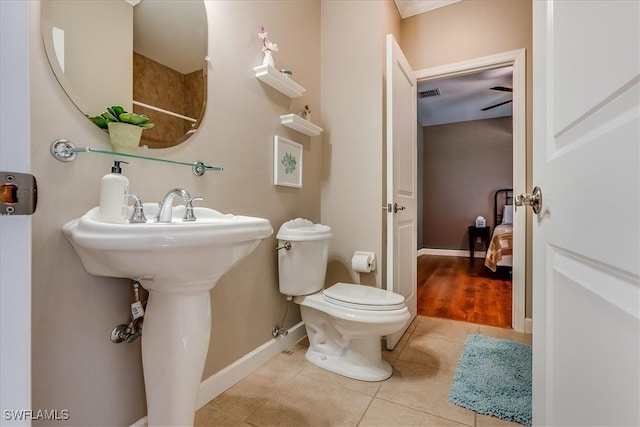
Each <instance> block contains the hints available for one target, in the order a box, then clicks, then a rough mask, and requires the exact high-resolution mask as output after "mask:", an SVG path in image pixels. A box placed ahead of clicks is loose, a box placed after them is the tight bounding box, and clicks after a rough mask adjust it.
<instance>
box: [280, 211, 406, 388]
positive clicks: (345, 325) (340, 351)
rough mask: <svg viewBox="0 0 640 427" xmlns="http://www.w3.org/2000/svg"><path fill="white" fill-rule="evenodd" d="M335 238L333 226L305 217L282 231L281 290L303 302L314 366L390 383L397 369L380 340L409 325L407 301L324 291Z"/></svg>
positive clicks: (367, 289)
mask: <svg viewBox="0 0 640 427" xmlns="http://www.w3.org/2000/svg"><path fill="white" fill-rule="evenodd" d="M331 236H332V233H331V228H330V227H328V226H326V225H322V224H314V223H312V222H311V221H308V220H306V219H301V218H298V219H294V220H291V221H288V222H285V223H284V224H283V225H282V227H280V230H279V231H278V235H277V238H278V241H279V243H278V247H279V251H278V270H279V271H278V272H279V281H280V292H281V293H283V294H284V295H287V296H293V297H294V298H293V301H294V302H296V303H297V304H300V313H301V315H302V320H303V321H304V323H305V326H306V328H307V335H308V337H309V349H308V350H307V354H306V357H307V360H308V361H309V362H311V363H313V364H315V365H317V366H320V367H321V368H324V369H327V370H329V371H332V372H335V373H337V374H340V375H344V376H345V377H349V378H354V379H357V380H362V381H381V380H384V379H387V378H389V377H390V376H391V374H392V372H393V370H392V368H391V365H389V363H387V362H386V361H385V360H383V359H382V349H381V337H382V336H384V335H389V334H392V333H394V332H397V331H399V330H400V329H401V328H402V327H403V326H405V325H406V323H407V322H408V321H409V318H410V315H409V310H408V309H407V307H406V306H405V304H404V297H403V296H402V295H398V294H396V293H393V292H389V291H386V290H383V289H378V288H375V287H372V286H363V285H355V284H351V283H336V284H335V285H333V286H331V287H329V288H327V289H324V290H323V287H324V279H325V275H326V270H327V255H328V249H329V239H330V238H331Z"/></svg>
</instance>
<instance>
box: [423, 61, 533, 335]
mask: <svg viewBox="0 0 640 427" xmlns="http://www.w3.org/2000/svg"><path fill="white" fill-rule="evenodd" d="M509 65H511V66H513V194H514V195H516V194H521V193H524V192H526V184H527V145H526V144H527V138H526V136H527V135H526V130H527V129H526V96H525V94H526V54H525V49H516V50H512V51H508V52H502V53H498V54H495V55H489V56H484V57H481V58H475V59H470V60H466V61H461V62H456V63H452V64H446V65H441V66H438V67H432V68H426V69H422V70H417V71H415V76H416V78H417V80H418V81H422V80H430V79H436V78H445V77H455V76H460V75H465V74H471V73H475V72H478V71H483V70H489V69H492V68H498V67H504V66H509ZM526 220H527V215H526V211H525V209H516V210H515V212H514V222H513V275H512V302H511V304H512V310H511V313H512V317H511V326H512V328H513V329H514V330H515V331H517V332H531V328H530V322H529V326H527V325H526V322H525V296H526V290H525V283H526V282H525V277H526V235H527V233H526V230H527V228H526Z"/></svg>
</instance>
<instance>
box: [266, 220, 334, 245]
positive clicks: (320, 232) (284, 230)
mask: <svg viewBox="0 0 640 427" xmlns="http://www.w3.org/2000/svg"><path fill="white" fill-rule="evenodd" d="M331 236H333V233H332V232H331V227H329V226H328V225H323V224H314V223H313V222H311V221H309V220H308V219H303V218H296V219H292V220H290V221H287V222H285V223H284V224H282V226H281V227H280V230H278V234H277V236H276V238H277V239H279V240H291V241H294V242H304V241H312V240H326V239H330V238H331Z"/></svg>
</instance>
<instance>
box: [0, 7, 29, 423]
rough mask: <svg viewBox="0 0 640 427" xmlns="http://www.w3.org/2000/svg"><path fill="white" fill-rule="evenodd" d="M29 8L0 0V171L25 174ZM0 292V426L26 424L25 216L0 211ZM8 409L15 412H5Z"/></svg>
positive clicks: (27, 304) (27, 300)
mask: <svg viewBox="0 0 640 427" xmlns="http://www.w3.org/2000/svg"><path fill="white" fill-rule="evenodd" d="M29 6H30V5H29V2H20V1H0V93H2V97H0V170H1V171H5V172H29V90H28V89H29V80H28V76H29V73H28V63H29V48H28V41H29V37H28V28H29V26H28V23H29ZM0 184H4V183H3V182H0ZM0 294H1V297H0V352H1V355H0V361H1V363H0V368H1V369H0V378H2V382H1V383H2V389H1V390H0V406H1V407H2V410H3V414H2V420H3V421H2V425H3V426H4V425H7V426H8V425H12V426H13V425H16V426H17V425H25V426H26V425H31V420H30V419H27V417H25V416H24V410H26V409H30V408H31V218H30V217H28V216H7V215H0ZM11 410H13V411H15V412H11V413H6V412H4V411H11ZM20 410H22V411H23V413H22V417H21V416H20V414H19V412H20Z"/></svg>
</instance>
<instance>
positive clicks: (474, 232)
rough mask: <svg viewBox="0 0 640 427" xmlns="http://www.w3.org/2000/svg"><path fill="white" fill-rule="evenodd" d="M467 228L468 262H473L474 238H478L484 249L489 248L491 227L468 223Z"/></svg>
mask: <svg viewBox="0 0 640 427" xmlns="http://www.w3.org/2000/svg"><path fill="white" fill-rule="evenodd" d="M468 229H469V262H473V260H474V258H473V253H474V252H475V247H476V240H477V239H478V238H480V243H481V244H482V245H484V250H485V251H487V250H488V249H489V241H490V240H491V233H490V230H491V227H476V226H475V225H470V226H469V227H468Z"/></svg>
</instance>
